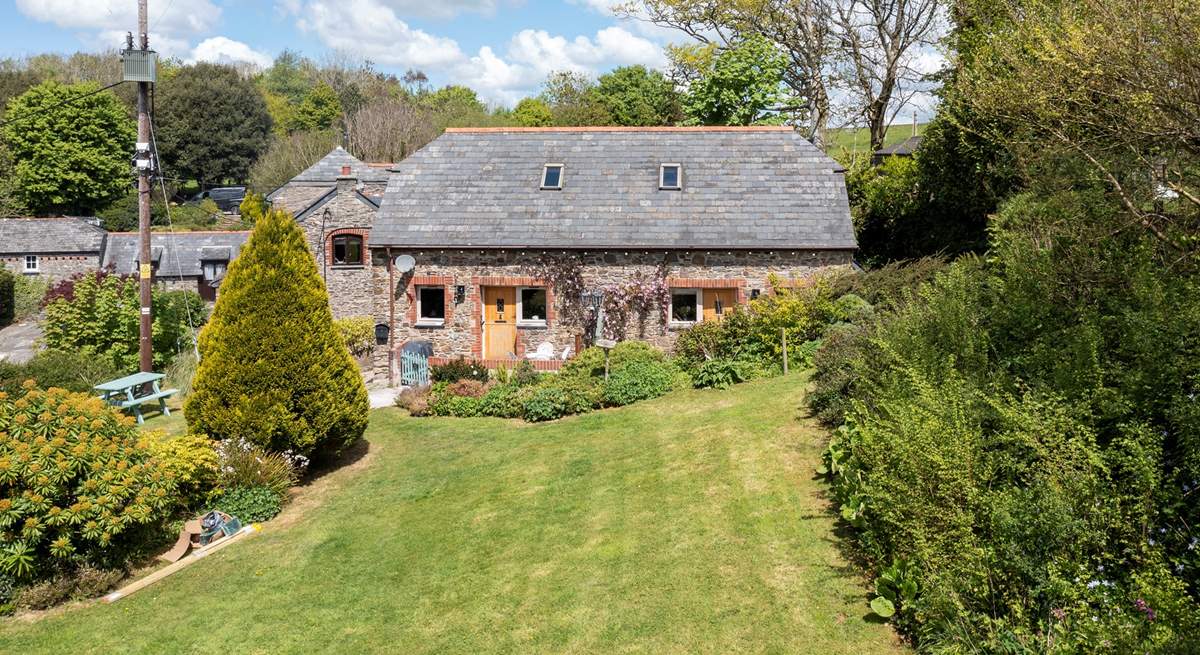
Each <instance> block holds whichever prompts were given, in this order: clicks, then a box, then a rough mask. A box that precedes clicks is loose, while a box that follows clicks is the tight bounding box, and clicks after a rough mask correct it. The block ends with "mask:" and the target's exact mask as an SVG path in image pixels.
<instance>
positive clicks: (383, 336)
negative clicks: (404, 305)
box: [375, 323, 391, 346]
mask: <svg viewBox="0 0 1200 655" xmlns="http://www.w3.org/2000/svg"><path fill="white" fill-rule="evenodd" d="M389 332H391V328H389V327H388V326H387V323H380V324H378V325H376V326H375V345H377V346H386V345H387V342H388V334H389Z"/></svg>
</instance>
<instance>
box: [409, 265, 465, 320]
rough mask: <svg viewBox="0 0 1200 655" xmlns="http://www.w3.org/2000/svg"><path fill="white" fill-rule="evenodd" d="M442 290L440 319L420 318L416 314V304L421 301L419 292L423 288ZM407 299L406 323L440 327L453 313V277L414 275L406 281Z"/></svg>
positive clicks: (427, 297) (427, 295)
mask: <svg viewBox="0 0 1200 655" xmlns="http://www.w3.org/2000/svg"><path fill="white" fill-rule="evenodd" d="M438 288H440V289H441V290H442V316H443V318H442V320H441V321H438V320H436V319H429V318H421V317H420V316H419V315H418V314H417V309H418V304H419V303H420V301H421V292H422V291H423V290H425V289H438ZM405 296H406V297H407V299H408V312H407V318H408V324H409V325H415V326H418V327H434V328H436V327H441V326H443V325H445V324H446V323H447V322H449V320H450V318H451V317H452V316H453V315H454V278H452V277H449V276H445V275H414V276H413V277H412V279H411V280H409V282H408V289H407V291H406V293H405ZM425 297H426V299H427V300H428V299H429V294H426V296H425Z"/></svg>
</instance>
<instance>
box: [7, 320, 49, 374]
mask: <svg viewBox="0 0 1200 655" xmlns="http://www.w3.org/2000/svg"><path fill="white" fill-rule="evenodd" d="M40 338H42V328H41V327H39V326H38V324H37V321H32V320H29V321H24V322H21V323H14V324H13V325H10V326H8V327H6V328H4V329H3V330H0V362H13V363H15V364H24V363H25V362H27V361H29V360H30V359H32V358H33V354H34V352H35V351H34V343H35V342H36V341H37V340H38V339H40Z"/></svg>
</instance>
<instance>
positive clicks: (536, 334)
mask: <svg viewBox="0 0 1200 655" xmlns="http://www.w3.org/2000/svg"><path fill="white" fill-rule="evenodd" d="M350 166H351V173H350V174H349V175H342V176H341V177H344V178H353V179H355V180H357V178H356V177H354V176H355V175H356V174H355V173H354V169H353V164H350ZM843 173H844V171H843V169H842V167H841V166H840V165H839V164H837V163H836V162H835V161H834V160H832V159H830V158H829V157H828V156H826V155H825V154H824V153H823V152H821V151H820V150H818V149H817V148H815V147H814V146H813V145H812V144H810V143H809V142H808V141H806V140H805V139H804V138H802V137H801V136H800V135H799V134H797V133H796V132H795V131H794V130H793V129H791V128H787V127H746V128H730V127H696V128H690V127H664V128H608V127H606V128H462V129H449V130H447V131H446V133H445V134H443V135H442V136H440V137H438V138H437V139H435V140H434V141H433V142H432V143H430V144H429V145H427V146H425V147H424V148H422V149H421V150H419V151H417V152H416V153H414V154H413V155H412V156H410V157H409V158H408V159H406V160H404V161H403V162H400V163H398V164H396V165H395V166H394V168H393V169H392V174H391V176H390V179H389V182H388V185H387V192H386V194H385V195H384V197H383V201H382V205H381V208H380V210H379V212H378V216H377V217H376V218H375V220H374V223H373V226H372V227H371V229H370V230H369V241H368V240H367V237H366V236H364V241H363V243H364V244H365V247H368V248H369V249H370V251H371V257H370V258H369V260H370V261H368V258H366V257H364V258H363V260H362V262H361V265H362V266H364V267H369V268H368V270H369V273H370V276H371V278H372V280H373V287H372V288H373V298H374V301H373V303H371V305H370V307H371V308H372V309H373V315H374V317H375V320H376V322H377V324H379V325H380V326H381V328H380V331H382V326H386V328H387V331H388V332H389V333H390V348H381V349H379V350H380V351H383V352H382V353H381V354H380V355H379V356H377V358H376V361H375V366H376V368H377V370H379V369H381V368H382V369H386V370H387V371H388V372H389V374H390V375H391V376H392V377H393V378H394V376H395V375H396V369H397V367H398V362H399V358H398V352H399V349H400V348H401V347H402V346H403V345H404V344H405V343H408V342H411V341H416V340H422V341H428V342H430V343H431V344H432V348H433V354H434V360H433V361H434V362H435V363H436V362H438V361H444V360H446V359H450V358H456V357H465V358H468V359H474V360H480V361H483V362H485V363H486V364H487V365H489V366H500V365H505V366H511V365H512V364H513V363H515V361H516V360H518V359H524V358H529V359H536V360H537V361H536V364H537V366H538V368H541V369H547V370H549V369H555V368H558V367H559V365H561V361H562V359H563V358H564V357H565V356H569V354H570V353H571V352H572V351H575V350H577V349H578V348H579V347H580V346H582V345H583V341H584V339H583V333H584V329H585V328H584V327H583V326H582V325H581V324H580V321H579V320H572V318H571V317H575V316H577V315H578V313H579V312H578V310H579V309H580V304H581V303H582V302H583V300H582V298H581V297H578V296H579V295H580V294H576V293H575V292H571V293H569V294H568V295H569V297H564V294H563V293H562V289H561V288H559V287H563V285H562V284H561V280H559V283H557V284H556V280H555V279H551V278H564V279H573V280H576V281H578V282H580V283H581V285H580V286H581V287H582V288H583V290H584V291H591V290H595V291H606V292H607V293H609V294H613V293H617V292H619V290H620V289H627V288H630V287H631V286H637V285H640V286H641V287H646V286H656V287H657V288H658V289H660V290H661V293H660V297H661V298H662V302H660V303H659V306H658V307H657V308H651V309H649V310H647V309H646V308H645V307H643V308H642V310H641V313H640V315H638V316H634V317H632V318H628V320H627V321H626V323H625V324H623V325H611V324H610V325H608V326H607V328H608V331H609V332H610V333H611V334H613V335H614V336H624V337H626V338H638V339H645V340H647V341H650V342H653V343H655V344H656V345H659V346H661V347H664V348H667V349H670V348H671V347H672V345H673V343H674V338H675V336H676V333H677V331H678V330H679V329H682V328H685V327H687V326H690V325H693V324H695V323H696V322H698V321H709V320H721V318H722V316H723V314H724V313H725V312H726V311H727V310H728V309H729V308H731V307H734V306H736V305H739V304H742V303H744V302H747V300H748V299H750V298H752V297H755V296H756V295H758V294H760V293H769V292H770V285H769V283H768V279H769V278H770V277H771V276H778V277H780V278H783V279H785V280H803V279H805V278H809V277H811V276H812V275H813V274H814V273H816V272H818V271H821V270H824V269H829V268H830V267H841V266H848V265H850V264H851V260H852V256H853V254H854V251H855V249H856V247H857V246H856V242H855V238H854V229H853V226H852V224H851V219H850V208H849V203H848V200H847V196H846V185H845V180H844V176H843ZM347 182H349V179H348V180H347ZM356 183H360V182H357V181H356ZM338 188H339V189H340V188H341V186H340V182H339V185H338ZM341 193H342V192H341V191H339V197H341ZM301 220H302V224H304V223H305V222H307V223H308V225H313V223H312V221H313V216H312V214H310V215H309V216H308V217H307V218H304V219H301ZM306 229H308V228H306ZM321 233H322V234H325V235H326V242H325V244H326V247H327V248H328V247H329V245H328V235H330V234H333V232H331V231H330V230H328V229H325V230H323V231H322V232H321ZM409 258H411V259H409ZM356 265H358V264H356ZM663 287H665V290H663ZM354 288H355V294H356V297H355V298H351V297H345V296H342V295H340V293H337V292H333V287H332V285H331V293H333V296H334V297H333V303H334V306H335V307H337V306H339V305H342V304H344V303H354V304H355V310H356V312H357V311H360V310H359V308H360V307H366V306H368V305H365V304H363V302H364V298H363V297H362V296H361V294H362V291H359V290H358V287H357V285H356V286H355V287H354ZM564 288H573V287H564ZM634 313H636V312H634ZM389 350H390V353H389V352H388V351H389Z"/></svg>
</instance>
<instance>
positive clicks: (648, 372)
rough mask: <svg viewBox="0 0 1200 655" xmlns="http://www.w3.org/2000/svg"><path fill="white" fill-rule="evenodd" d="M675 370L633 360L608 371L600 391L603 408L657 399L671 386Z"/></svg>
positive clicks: (659, 363) (650, 362)
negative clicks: (604, 405) (602, 398)
mask: <svg viewBox="0 0 1200 655" xmlns="http://www.w3.org/2000/svg"><path fill="white" fill-rule="evenodd" d="M676 373H677V370H676V369H675V367H674V366H673V365H670V364H668V363H666V362H662V361H658V362H655V361H647V360H640V361H639V360H634V361H631V362H628V363H624V364H622V365H621V367H620V368H618V369H616V370H615V371H612V372H611V373H610V375H609V378H608V380H606V381H604V383H603V384H602V385H601V389H602V392H603V397H604V404H606V405H610V406H616V407H619V406H622V405H629V404H632V403H635V402H638V401H639V400H649V399H651V398H657V397H659V396H661V395H663V394H665V393H667V392H668V391H670V390H671V388H672V387H673V386H674V385H675V381H676V380H677V375H676Z"/></svg>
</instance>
